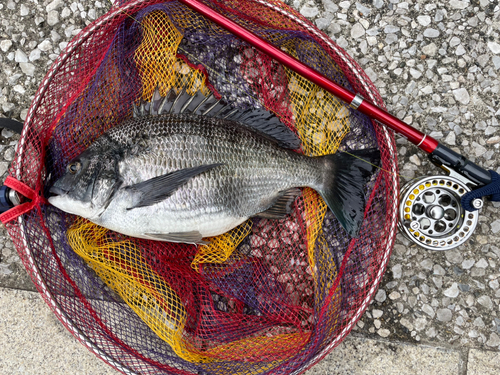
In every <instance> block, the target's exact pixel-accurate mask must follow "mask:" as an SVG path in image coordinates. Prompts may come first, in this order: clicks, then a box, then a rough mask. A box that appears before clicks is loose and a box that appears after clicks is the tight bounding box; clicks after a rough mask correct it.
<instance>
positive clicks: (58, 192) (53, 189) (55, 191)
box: [49, 185, 68, 196]
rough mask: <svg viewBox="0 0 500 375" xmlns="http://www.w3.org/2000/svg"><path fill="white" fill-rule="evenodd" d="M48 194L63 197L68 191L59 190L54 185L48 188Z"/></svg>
mask: <svg viewBox="0 0 500 375" xmlns="http://www.w3.org/2000/svg"><path fill="white" fill-rule="evenodd" d="M49 193H50V195H51V196H54V195H65V194H68V190H64V189H62V188H60V187H59V186H56V185H54V186H52V187H51V188H50V190H49Z"/></svg>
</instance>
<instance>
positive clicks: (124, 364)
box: [7, 0, 398, 374]
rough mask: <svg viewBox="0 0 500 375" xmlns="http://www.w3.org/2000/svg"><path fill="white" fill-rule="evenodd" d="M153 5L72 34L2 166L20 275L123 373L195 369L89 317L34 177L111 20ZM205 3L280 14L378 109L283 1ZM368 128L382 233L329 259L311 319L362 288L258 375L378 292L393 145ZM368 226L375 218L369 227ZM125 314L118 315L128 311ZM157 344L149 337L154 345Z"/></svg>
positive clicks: (313, 357) (341, 59)
mask: <svg viewBox="0 0 500 375" xmlns="http://www.w3.org/2000/svg"><path fill="white" fill-rule="evenodd" d="M155 3H160V1H149V2H144V1H131V2H128V3H126V4H124V5H122V7H121V8H119V9H116V8H115V9H112V10H111V11H110V12H109V13H107V14H106V15H105V16H103V17H102V18H100V19H99V20H97V21H95V22H94V23H92V24H91V25H89V26H88V27H87V28H86V29H85V30H83V31H82V32H81V33H80V34H79V35H78V36H77V37H76V38H75V39H73V40H72V41H71V42H70V43H69V44H68V46H67V48H66V50H65V51H64V52H63V53H62V54H61V55H60V56H59V58H58V59H57V61H56V62H55V63H54V64H53V66H52V67H51V68H50V70H49V72H48V73H47V75H46V77H45V78H44V80H43V81H42V84H41V85H40V87H39V89H38V91H37V93H36V95H35V99H34V100H33V103H32V105H31V108H30V110H29V112H28V116H27V118H26V123H25V127H24V131H23V135H22V137H21V140H20V142H19V145H18V149H17V153H16V158H15V160H14V162H13V164H12V167H11V170H10V176H11V178H12V180H11V186H12V187H13V188H15V189H16V190H24V191H25V194H24V195H25V196H29V197H30V198H31V199H32V203H31V204H29V206H24V207H23V208H24V209H25V210H26V212H24V213H22V215H20V216H18V217H17V218H15V219H13V220H12V221H10V222H9V223H8V224H7V228H8V230H9V233H10V235H11V236H12V238H13V240H14V243H15V245H16V248H17V250H18V252H19V254H20V257H21V259H22V261H23V263H24V265H25V267H26V269H27V271H28V273H29V274H30V276H31V278H32V280H33V282H34V283H35V286H36V287H37V289H38V290H39V292H40V293H41V295H42V296H43V298H44V300H45V301H46V302H47V304H48V305H49V306H50V308H51V309H52V310H53V311H54V313H55V314H56V316H57V317H58V318H59V320H61V322H62V323H63V324H64V325H65V326H66V328H67V329H68V330H69V331H70V332H71V333H72V334H73V335H74V336H75V337H76V338H77V339H78V340H79V341H81V342H82V343H83V344H84V345H85V346H86V347H87V348H89V349H90V350H91V351H93V352H94V353H95V354H96V355H97V356H99V357H100V358H102V359H103V360H105V361H106V362H108V363H109V364H111V365H112V366H113V367H115V368H116V369H118V370H119V371H122V372H124V373H183V374H191V373H197V367H196V366H194V365H190V364H185V363H182V362H176V361H175V360H171V359H169V360H165V359H164V358H162V357H161V356H157V355H156V356H155V355H154V354H152V355H150V356H148V355H146V354H145V353H147V350H142V349H141V348H140V346H141V343H140V342H136V343H135V344H136V345H135V347H134V346H132V345H130V344H129V343H128V342H126V340H130V338H126V339H124V338H122V337H119V335H117V334H116V332H115V331H114V327H113V324H112V323H109V322H105V321H104V320H103V319H102V318H101V317H100V316H99V311H100V309H102V307H100V306H99V303H97V302H96V299H98V297H99V293H97V292H95V291H92V290H91V288H90V289H89V288H87V289H86V290H83V288H82V287H81V285H79V283H78V282H76V281H75V280H74V273H73V272H74V269H75V268H78V267H85V265H84V263H83V262H80V263H79V262H78V261H77V260H74V259H71V260H70V259H68V258H67V256H66V255H64V254H63V253H62V251H61V249H60V247H59V245H58V243H59V241H60V237H58V236H57V234H54V233H51V231H50V230H49V228H48V224H50V223H51V222H52V221H53V220H56V219H54V218H53V217H54V215H55V213H54V211H55V210H53V209H52V208H50V207H48V206H46V205H45V202H44V200H43V198H42V196H43V191H44V188H45V186H44V183H43V182H44V181H45V179H46V178H47V174H49V173H50V171H48V170H47V169H46V165H45V155H46V148H45V146H46V144H47V134H49V133H50V129H51V128H53V127H55V126H56V124H57V123H58V122H59V121H60V119H61V117H62V116H63V115H64V113H65V112H66V110H67V108H68V107H69V106H70V105H71V103H73V101H74V100H75V99H76V97H77V96H78V95H79V93H80V91H81V90H80V89H79V88H80V87H81V86H82V82H88V81H90V80H91V79H92V77H94V76H95V74H96V72H97V70H98V68H99V66H100V65H99V64H100V62H101V61H102V60H103V59H104V55H105V51H107V50H108V48H109V46H110V45H111V43H112V41H113V38H114V36H115V34H114V31H115V28H116V27H117V25H119V24H120V23H121V22H123V20H124V18H126V17H128V15H129V14H135V13H136V12H138V11H139V10H141V9H143V8H145V7H147V6H150V5H152V4H155ZM209 4H216V5H218V6H220V7H221V8H225V9H228V11H233V14H234V15H235V16H240V17H241V19H242V22H243V24H245V22H250V21H254V20H253V19H252V17H250V16H248V17H244V15H245V14H246V13H247V12H249V9H250V8H252V7H255V6H256V5H257V4H258V5H259V6H260V7H262V9H265V10H266V14H273V12H276V13H279V14H280V15H284V16H286V18H287V19H289V23H288V24H286V25H285V26H286V27H287V28H289V29H297V30H301V31H305V32H307V33H308V34H309V35H310V36H311V38H314V40H315V41H316V42H317V43H319V44H320V45H321V46H322V47H323V48H324V49H325V50H327V51H328V52H329V53H330V55H331V56H332V58H333V59H334V61H335V62H336V63H337V64H338V66H339V67H340V68H341V70H342V72H343V74H344V76H345V77H346V79H347V80H348V82H349V83H350V85H351V87H352V88H353V89H354V91H356V92H359V93H361V94H362V95H363V96H364V97H366V98H368V99H370V100H371V101H372V102H373V103H374V104H376V105H378V106H380V107H381V108H384V105H383V102H382V99H381V98H380V95H379V94H378V92H377V90H376V89H375V87H374V85H373V84H372V83H371V81H370V80H369V78H368V77H367V76H366V74H365V73H364V72H363V71H362V69H361V68H360V67H359V66H358V65H357V64H356V62H355V61H354V60H353V59H352V58H350V57H349V56H348V55H347V54H346V53H345V52H344V51H343V50H342V49H341V48H339V47H338V46H337V45H336V44H335V43H334V42H332V41H331V40H330V39H329V38H328V37H327V36H326V35H325V34H324V33H322V32H321V31H319V30H318V29H317V28H316V27H315V26H314V25H312V24H311V23H310V22H309V21H307V20H306V19H304V18H303V17H302V16H301V15H300V14H298V13H297V12H295V11H293V10H291V9H289V8H285V7H283V5H282V4H281V3H279V2H278V1H269V2H266V1H260V0H256V1H244V2H238V5H242V6H240V7H238V8H237V10H235V9H236V7H235V4H236V3H235V4H233V3H232V2H231V3H230V4H228V5H227V6H224V5H222V4H217V3H216V2H213V3H209ZM231 6H233V7H234V8H232V7H231ZM252 9H254V8H252ZM267 12H269V13H267ZM263 22H264V21H263ZM92 50H93V51H101V52H100V54H99V53H88V52H89V51H92ZM75 75H77V78H75ZM373 128H374V130H375V136H376V141H377V144H378V147H379V148H380V151H381V154H382V168H383V169H384V170H386V171H391V172H393V173H380V174H379V176H378V178H377V181H375V185H376V186H377V187H378V188H379V189H381V190H383V191H384V192H385V195H386V197H387V199H386V200H385V201H384V202H378V203H380V204H381V203H383V204H384V207H382V208H380V207H372V206H373V205H372V203H373V202H372V200H373V196H372V198H371V200H369V202H368V205H367V207H369V208H368V211H367V214H366V216H367V217H371V216H370V215H371V214H370V209H371V210H380V209H382V210H384V212H385V220H384V222H382V223H378V224H377V225H378V227H379V230H380V233H384V236H383V237H381V238H377V239H374V238H371V237H370V236H365V237H363V236H362V237H361V238H360V239H359V240H357V241H356V240H351V241H349V242H348V243H347V244H346V248H345V252H344V254H343V257H342V259H341V260H339V262H338V266H339V270H338V274H339V277H337V278H336V280H335V282H334V284H333V285H332V286H331V287H330V288H329V291H326V295H325V301H324V303H323V308H322V309H321V310H320V311H319V314H320V315H319V316H321V317H324V318H325V324H326V325H327V324H328V308H329V307H330V306H331V303H333V302H332V301H334V300H335V298H337V297H336V296H335V293H334V291H335V290H337V287H338V286H339V285H341V284H342V283H343V282H346V281H351V282H356V283H358V284H359V285H362V287H361V288H360V290H361V291H362V293H359V294H358V295H356V296H355V297H353V298H354V300H353V301H351V302H349V304H348V306H349V309H346V310H345V311H344V310H342V312H341V314H340V316H339V318H338V319H340V320H341V323H340V324H336V327H335V329H334V334H333V335H331V334H330V336H331V337H329V339H328V340H327V341H328V343H327V344H324V343H323V344H322V345H311V346H312V347H314V350H311V351H310V352H307V353H306V352H305V351H304V352H303V353H300V354H299V355H296V356H295V357H294V358H293V360H292V361H290V362H284V363H281V364H280V365H279V366H277V367H275V368H272V369H270V370H264V369H261V370H262V372H269V373H280V372H281V373H283V372H285V373H288V372H291V373H299V372H302V371H304V370H305V369H306V368H307V367H309V366H311V365H313V364H314V363H316V362H317V361H319V360H320V359H321V358H323V357H324V356H325V355H326V354H327V353H329V352H330V351H331V350H332V349H333V348H334V347H335V346H337V345H338V344H339V343H340V342H341V341H342V340H343V338H345V336H346V335H347V334H348V333H349V332H350V330H351V329H352V328H353V327H354V325H355V324H356V322H357V321H358V319H359V318H360V316H361V315H362V313H363V312H364V311H365V309H366V307H367V306H368V304H369V303H370V301H371V299H372V298H373V296H374V293H375V291H376V290H377V288H378V285H379V283H380V280H381V278H382V276H383V273H384V271H385V268H386V265H387V262H388V259H389V256H390V252H391V249H392V245H393V242H394V239H395V234H396V222H397V202H398V201H397V194H398V179H397V174H396V173H395V172H397V161H396V147H395V142H394V138H393V135H392V132H391V131H388V130H387V129H385V128H384V127H382V126H380V125H378V124H377V123H375V122H373ZM23 208H20V210H18V212H17V213H15V214H16V215H17V214H19V213H20V211H21V210H23ZM13 214H14V213H13ZM51 220H52V221H51ZM372 225H375V224H373V223H372ZM60 235H62V233H61V234H60ZM362 241H365V242H366V244H364V245H363V246H360V245H359V243H360V242H362ZM365 248H369V249H371V250H370V251H371V252H370V251H366V249H365ZM363 249H365V250H363ZM363 262H365V263H366V264H365V265H364V266H363V267H364V269H366V270H369V271H366V272H363V274H362V275H358V274H356V270H357V269H358V268H359V267H358V265H359V264H361V263H363ZM94 284H95V285H94V286H93V287H94V288H99V283H98V281H94ZM121 308H122V306H121V305H120V304H113V306H111V307H109V309H112V310H113V311H115V312H114V315H113V316H116V317H117V319H119V318H120V317H123V316H124V315H122V314H121V312H120V311H119V310H120V309H121ZM126 317H127V318H128V316H126ZM320 323H321V322H320ZM330 323H331V322H330ZM325 330H327V327H325ZM316 340H317V341H318V342H319V341H322V338H320V337H316ZM139 341H140V340H139ZM160 341H161V340H159V339H158V343H159V342H160ZM152 342H154V339H151V341H150V342H149V344H151V343H152ZM212 370H213V372H214V373H217V372H221V371H222V369H221V370H220V371H218V370H216V369H215V370H214V369H212ZM226 370H227V369H226ZM243 370H244V368H243V367H241V366H240V367H239V371H241V372H243ZM246 372H247V373H256V372H258V371H257V369H256V368H253V369H250V368H249V369H248V371H246ZM221 373H223V372H221Z"/></svg>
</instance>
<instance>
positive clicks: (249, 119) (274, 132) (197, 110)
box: [133, 87, 300, 150]
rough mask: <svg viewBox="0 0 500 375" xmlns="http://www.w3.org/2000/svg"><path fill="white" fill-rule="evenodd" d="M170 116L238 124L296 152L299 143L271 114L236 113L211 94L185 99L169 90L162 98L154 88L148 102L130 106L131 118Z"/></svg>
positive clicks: (261, 111)
mask: <svg viewBox="0 0 500 375" xmlns="http://www.w3.org/2000/svg"><path fill="white" fill-rule="evenodd" d="M165 113H172V114H182V113H185V114H195V115H200V116H209V117H214V118H220V119H226V120H230V121H235V122H238V123H239V124H241V125H244V126H246V127H248V128H250V129H252V130H254V131H256V132H258V133H260V134H262V135H264V136H266V137H267V138H270V139H272V140H274V141H276V142H278V144H279V145H280V146H281V147H284V148H289V149H294V150H295V149H298V148H299V147H300V139H299V138H298V137H297V135H296V134H295V133H294V132H293V131H292V130H290V129H289V128H288V127H287V126H286V125H285V124H283V123H282V122H281V121H280V119H279V118H278V117H277V116H275V115H274V114H273V113H272V112H269V111H266V110H265V109H261V108H254V109H247V110H239V109H237V108H235V107H234V106H233V105H231V104H228V103H226V102H225V101H224V100H222V99H217V98H216V97H215V96H214V95H213V94H211V95H209V96H205V95H204V94H203V93H201V91H198V92H197V93H196V94H195V95H189V94H188V93H187V92H186V89H182V90H181V91H180V92H179V93H176V92H175V90H174V89H171V90H170V91H169V92H168V93H167V95H165V96H164V97H162V96H161V95H160V92H159V90H158V87H156V89H155V91H154V93H153V97H152V101H151V102H147V103H145V102H141V103H140V104H139V105H138V106H137V107H136V106H135V105H134V108H133V114H134V117H141V116H154V115H163V114H165Z"/></svg>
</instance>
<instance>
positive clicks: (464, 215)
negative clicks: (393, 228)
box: [398, 169, 483, 250]
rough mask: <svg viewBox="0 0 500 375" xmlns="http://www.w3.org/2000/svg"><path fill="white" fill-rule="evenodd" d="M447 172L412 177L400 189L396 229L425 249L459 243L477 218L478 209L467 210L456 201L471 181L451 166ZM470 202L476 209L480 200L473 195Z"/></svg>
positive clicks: (480, 202) (479, 204)
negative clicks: (446, 174) (472, 199)
mask: <svg viewBox="0 0 500 375" xmlns="http://www.w3.org/2000/svg"><path fill="white" fill-rule="evenodd" d="M446 170H448V169H446ZM448 172H449V175H448V176H445V175H443V176H427V177H420V178H417V179H414V180H412V181H409V182H408V183H407V184H406V185H404V186H403V188H402V189H401V201H400V204H399V222H398V227H399V230H400V231H401V232H402V233H403V234H404V235H405V237H407V238H408V239H409V240H411V241H413V242H415V243H416V244H417V245H420V246H422V247H424V248H426V249H429V250H450V249H453V248H454V247H457V246H460V245H461V244H463V243H464V242H465V241H467V240H468V239H469V237H470V236H471V235H472V233H473V232H474V230H475V229H476V225H477V222H478V219H479V210H477V211H472V212H468V211H466V210H465V209H464V208H463V207H462V205H461V203H460V200H461V198H462V196H463V195H464V194H466V193H468V192H469V191H471V189H470V187H469V186H470V185H474V184H473V183H472V182H471V181H469V180H468V179H466V178H464V177H463V176H461V175H459V174H458V173H456V172H454V171H452V170H448ZM473 205H474V207H475V208H478V209H479V208H481V207H482V206H483V201H482V200H481V199H475V200H474V201H473Z"/></svg>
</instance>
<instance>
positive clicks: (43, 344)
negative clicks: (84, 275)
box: [0, 288, 119, 375]
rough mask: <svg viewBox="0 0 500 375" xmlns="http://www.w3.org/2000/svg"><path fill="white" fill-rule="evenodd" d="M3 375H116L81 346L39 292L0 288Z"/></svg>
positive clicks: (0, 350)
mask: <svg viewBox="0 0 500 375" xmlns="http://www.w3.org/2000/svg"><path fill="white" fill-rule="evenodd" d="M0 343H1V344H0V374H1V375H15V374H25V375H39V374H47V375H48V374H54V375H62V374H75V375H77V374H81V375H116V374H119V372H118V371H116V370H114V369H113V368H112V367H110V366H109V365H107V364H106V363H104V362H103V361H101V360H100V359H98V358H97V357H96V356H95V355H94V354H93V353H91V352H90V351H89V350H87V349H86V348H85V347H84V346H83V345H82V344H80V343H79V342H78V341H77V340H76V339H75V338H74V337H73V336H72V335H71V334H70V333H69V332H68V330H66V328H64V326H63V325H62V324H61V323H60V322H59V321H58V320H57V318H56V317H55V315H54V314H53V313H52V311H51V310H50V309H49V307H48V306H47V305H46V304H45V302H44V301H43V300H42V298H41V297H40V296H39V294H38V293H34V292H29V291H23V290H12V289H5V288H0Z"/></svg>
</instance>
